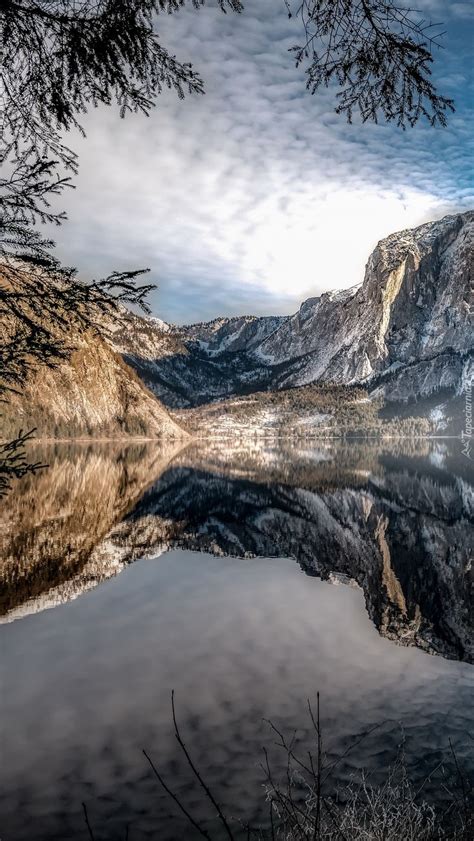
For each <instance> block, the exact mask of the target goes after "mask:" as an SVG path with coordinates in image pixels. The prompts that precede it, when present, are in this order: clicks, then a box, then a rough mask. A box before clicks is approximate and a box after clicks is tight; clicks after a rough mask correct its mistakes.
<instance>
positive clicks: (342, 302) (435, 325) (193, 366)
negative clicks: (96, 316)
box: [118, 212, 474, 407]
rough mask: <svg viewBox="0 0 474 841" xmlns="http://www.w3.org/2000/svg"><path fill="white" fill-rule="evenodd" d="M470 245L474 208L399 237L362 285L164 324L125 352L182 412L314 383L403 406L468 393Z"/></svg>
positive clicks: (133, 340) (380, 251) (372, 262)
mask: <svg viewBox="0 0 474 841" xmlns="http://www.w3.org/2000/svg"><path fill="white" fill-rule="evenodd" d="M473 243H474V213H473V212H469V213H464V214H458V215H456V216H448V217H445V218H444V219H442V220H440V221H438V222H432V223H428V224H426V225H422V226H421V227H419V228H415V229H414V230H406V231H401V232H400V233H396V234H392V235H391V236H389V237H387V239H385V240H383V241H381V242H380V243H379V244H378V245H377V247H376V249H375V250H374V252H373V253H372V254H371V256H370V257H369V260H368V263H367V266H366V271H365V277H364V280H363V282H362V283H361V284H360V285H359V286H355V287H353V288H352V289H348V290H344V291H342V292H328V293H325V294H323V295H321V296H319V297H316V298H311V299H309V300H308V301H305V303H303V304H302V306H301V307H300V309H299V311H298V312H297V313H296V314H295V315H293V316H288V317H285V318H251V317H242V318H233V319H224V318H223V319H217V320H215V321H213V322H210V323H207V324H197V325H192V326H190V327H183V328H177V327H176V328H175V327H170V326H169V325H166V327H165V328H163V326H161V327H160V326H157V325H156V324H155V325H152V326H151V327H150V329H151V331H152V333H153V332H154V338H153V336H151V338H150V337H149V340H148V341H147V343H146V347H145V344H144V343H143V341H142V338H141V331H140V329H138V328H137V331H136V335H135V337H134V335H133V331H131V332H129V333H128V338H127V346H126V348H125V353H126V359H127V361H128V362H130V363H131V364H132V365H133V366H134V367H135V368H136V370H137V371H138V372H139V374H140V376H142V377H143V378H144V379H145V381H146V382H147V384H148V385H149V386H150V387H151V388H152V389H153V390H154V391H155V393H156V394H157V395H158V396H160V397H161V398H162V399H163V400H164V401H165V402H167V404H168V405H171V406H174V407H186V406H192V405H198V404H200V403H203V402H207V401H208V400H212V399H215V398H217V397H226V396H231V395H235V394H244V393H248V392H250V391H256V390H258V389H281V388H285V387H294V386H301V385H305V384H309V383H334V384H339V385H366V386H368V387H370V389H371V390H372V391H373V392H374V393H376V394H377V395H379V396H380V395H382V396H384V397H385V399H386V400H393V401H400V402H404V401H408V400H413V399H419V398H420V397H428V396H429V395H431V394H433V393H436V392H438V391H440V392H441V391H443V390H447V391H448V392H449V393H450V394H456V393H459V392H460V391H461V390H462V383H463V379H464V380H465V378H466V376H467V374H466V371H467V370H468V368H469V365H470V364H472V363H471V362H470V359H471V354H472V349H473V342H472V335H473V333H472V329H473V320H472V313H473V303H474V301H473V290H472V283H473V281H472V265H473V257H472V255H473ZM171 344H173V349H172V350H169V349H168V350H166V351H165V350H164V346H165V345H166V347H167V348H170V347H171ZM118 346H119V348H120V349H121V350H122V352H123V351H124V348H123V346H121V345H120V344H119V345H118Z"/></svg>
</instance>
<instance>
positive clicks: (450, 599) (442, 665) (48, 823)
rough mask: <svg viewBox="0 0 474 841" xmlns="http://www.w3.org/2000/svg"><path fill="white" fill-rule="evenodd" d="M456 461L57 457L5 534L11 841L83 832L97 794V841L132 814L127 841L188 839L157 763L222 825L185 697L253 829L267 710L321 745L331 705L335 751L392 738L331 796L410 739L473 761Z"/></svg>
mask: <svg viewBox="0 0 474 841" xmlns="http://www.w3.org/2000/svg"><path fill="white" fill-rule="evenodd" d="M456 448H457V442H453V443H451V444H447V443H446V442H443V443H440V442H438V443H436V444H420V442H417V443H414V444H412V445H411V446H409V445H405V446H404V447H400V446H398V447H395V448H394V447H392V448H387V447H386V448H385V449H383V450H381V449H376V448H374V447H368V446H362V445H361V446H358V445H352V446H351V447H349V448H344V447H341V446H339V447H338V446H333V447H327V448H322V449H320V450H317V451H314V450H312V451H307V452H303V451H301V450H300V451H297V452H296V451H292V452H283V451H281V450H280V451H277V452H275V451H272V450H268V451H263V452H262V451H259V452H250V453H249V452H246V453H242V452H241V453H237V454H232V455H229V454H228V453H227V454H223V453H220V452H218V451H215V452H202V451H192V450H184V451H174V452H171V453H166V452H163V451H157V450H156V449H153V448H148V447H144V448H132V449H128V450H123V449H120V448H116V447H114V446H110V447H91V448H85V447H82V448H77V447H70V448H63V449H56V450H54V451H53V450H51V451H49V452H48V461H49V463H50V468H49V470H48V471H45V472H44V474H42V475H41V476H40V477H37V479H36V480H32V479H28V480H26V481H24V482H23V483H22V484H21V485H19V486H18V487H17V488H16V489H15V492H14V494H13V495H12V497H11V498H10V500H9V504H8V508H7V507H5V512H4V511H2V515H1V523H0V525H1V526H2V530H1V535H2V536H1V537H0V541H1V544H0V545H1V548H2V567H1V581H2V601H1V609H2V613H3V619H4V622H5V624H4V625H3V626H2V628H1V629H0V633H1V638H2V644H1V649H0V651H1V664H2V691H1V697H0V704H1V722H2V724H1V769H0V777H1V788H0V792H1V794H0V835H1V837H2V839H3V841H9V840H10V839H11V841H20V839H21V841H23V839H29V841H30V840H31V839H40V841H41V840H42V839H58V841H59V839H65V838H71V839H82V838H83V839H86V838H87V830H86V827H85V824H84V820H83V815H82V807H81V803H82V801H85V802H86V803H87V808H88V812H89V816H90V820H91V823H92V826H93V830H94V836H95V838H96V839H107V841H108V839H118V838H124V837H125V828H126V825H127V823H128V824H130V836H129V837H130V838H131V839H132V840H133V839H141V838H159V839H181V838H191V837H193V836H192V834H191V833H190V832H189V831H188V829H187V827H186V824H185V823H184V821H183V819H182V818H181V817H180V816H179V815H178V814H177V812H176V809H175V808H174V807H173V804H172V803H171V802H170V801H169V800H168V798H167V797H166V796H165V795H164V794H163V792H162V791H161V790H160V788H159V786H158V784H157V782H156V780H154V779H153V777H152V775H151V773H150V771H149V768H148V766H147V764H146V761H145V758H144V757H143V755H142V753H141V751H142V749H143V748H146V749H147V751H148V752H149V753H150V754H151V755H152V757H153V759H154V761H155V762H156V764H157V765H159V767H160V769H162V770H163V772H164V773H165V775H166V777H167V779H168V780H169V781H170V782H172V784H173V786H174V788H175V790H176V791H177V792H178V793H179V794H180V795H181V796H182V797H183V798H184V799H185V802H186V804H187V806H188V807H191V808H192V809H193V810H194V812H195V813H196V815H197V816H199V817H205V816H210V817H211V820H210V823H209V826H210V827H211V829H212V828H213V827H215V821H213V820H212V811H210V810H209V809H208V807H207V805H206V804H205V803H204V802H203V798H202V795H201V793H200V792H199V791H198V790H197V789H196V787H195V786H194V785H191V780H190V774H189V770H188V769H187V768H186V767H185V764H184V763H183V759H182V757H181V755H180V752H179V749H178V746H177V745H176V742H175V740H174V737H173V733H172V726H171V710H170V693H171V689H175V692H176V703H177V712H178V718H179V721H180V723H181V726H182V730H183V734H184V735H185V738H186V742H187V745H188V747H189V748H190V750H191V751H192V754H193V757H194V758H195V760H196V762H197V764H198V765H199V767H200V769H201V770H202V772H203V774H204V776H205V777H206V780H207V781H208V782H209V783H210V784H211V785H212V787H213V789H214V791H215V793H216V795H217V796H218V797H219V798H220V800H221V801H222V802H223V803H224V804H225V805H226V806H227V811H228V812H229V813H230V814H233V815H235V816H237V817H242V818H246V819H250V820H251V821H253V822H258V821H265V819H266V806H265V802H264V792H263V790H262V781H263V775H262V772H261V769H260V768H259V762H260V761H261V760H262V751H261V746H262V745H264V744H265V745H267V746H268V745H270V743H271V741H272V737H271V734H270V733H269V731H268V727H267V726H266V725H265V724H264V722H263V721H262V719H263V718H264V717H266V718H271V719H272V720H274V721H275V723H276V724H277V725H278V726H279V727H280V728H281V729H283V730H284V731H285V732H287V733H291V731H293V730H294V729H297V730H298V737H299V738H300V739H301V741H302V744H304V745H306V744H307V742H308V740H309V739H310V738H311V732H310V730H311V728H310V724H309V720H308V715H307V711H306V699H307V698H308V697H312V698H314V697H315V694H316V691H317V690H319V691H320V693H321V703H322V718H323V727H324V734H325V741H326V744H327V747H328V749H329V750H330V751H332V752H335V751H339V750H341V749H343V748H344V747H345V746H346V745H347V744H348V740H349V739H350V737H351V736H353V735H354V734H356V733H358V732H359V731H360V730H362V729H364V728H368V727H371V726H373V725H374V724H380V728H379V729H377V730H375V731H374V732H372V733H371V735H370V736H368V737H367V738H366V739H365V740H363V741H362V742H361V743H360V744H359V745H357V747H356V748H355V750H354V751H353V752H352V753H351V754H349V756H348V758H347V760H346V761H345V762H344V763H343V764H342V765H341V766H340V768H339V769H338V772H337V780H336V782H337V781H344V780H346V779H348V777H349V776H350V774H351V773H352V772H354V771H357V769H358V768H360V767H362V766H366V767H368V768H369V769H370V770H371V771H373V772H374V774H375V779H377V774H378V773H380V772H382V771H383V769H384V767H386V764H387V762H389V761H390V759H393V758H394V756H395V754H396V751H397V745H398V744H399V742H400V740H401V738H402V731H401V725H403V731H404V737H405V740H406V751H407V758H408V764H409V767H410V770H411V773H412V774H413V776H414V778H417V779H420V778H422V777H423V776H424V775H425V774H426V772H427V771H428V770H430V769H431V768H433V767H434V766H435V765H436V764H437V763H438V762H439V759H440V758H441V756H442V753H443V751H444V750H446V748H447V747H448V741H449V739H451V740H452V741H453V743H454V744H455V745H456V749H457V751H458V754H459V757H460V760H461V761H463V762H464V763H466V765H470V767H471V770H472V769H473V765H474V762H473V759H472V750H470V745H469V739H468V737H467V736H466V734H467V733H468V732H469V731H470V732H471V733H472V732H473V731H474V710H473V703H472V702H473V697H474V671H473V667H472V665H471V664H470V662H468V661H472V637H473V634H472V571H471V566H470V562H471V559H472V510H473V509H472V498H473V497H472V474H470V472H469V470H468V465H466V464H465V463H464V461H463V460H462V459H461V458H460V457H459V453H458V450H457V449H456ZM196 550H199V551H196ZM278 556H280V557H278ZM118 573H120V574H118ZM99 584H100V586H97V585H99ZM52 607H54V609H46V608H52ZM435 653H437V655H438V656H433V654H435ZM274 761H275V765H276V767H278V765H279V764H280V766H281V762H282V758H281V757H280V758H279V757H278V755H276V756H275V759H274ZM426 790H427V794H428V796H430V797H432V798H434V799H436V798H437V797H438V796H439V791H440V788H439V779H438V778H436V779H435V780H434V781H433V782H432V783H430V784H429V785H428V786H427V789H426ZM214 837H216V838H219V835H218V833H216V834H215V836H214Z"/></svg>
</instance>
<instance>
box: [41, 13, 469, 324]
mask: <svg viewBox="0 0 474 841" xmlns="http://www.w3.org/2000/svg"><path fill="white" fill-rule="evenodd" d="M416 5H417V8H421V7H423V10H424V13H425V15H426V16H430V17H431V18H432V19H433V20H434V21H442V22H443V23H444V28H445V30H446V35H445V36H444V38H443V41H442V43H443V45H444V49H442V50H439V51H437V52H436V54H435V60H436V63H435V67H434V73H433V75H434V76H435V79H436V82H437V84H438V86H439V89H440V92H442V93H443V94H445V95H447V96H451V97H453V98H454V99H455V103H456V113H455V115H453V116H451V117H450V118H449V124H448V128H446V129H433V128H431V127H429V126H428V124H426V123H425V124H418V126H417V127H415V128H414V129H408V130H407V131H405V132H403V131H402V130H401V129H399V128H397V127H396V126H393V125H384V124H379V125H373V124H365V125H361V124H358V125H357V124H354V125H348V124H347V122H346V120H345V118H344V116H338V115H336V114H335V112H334V101H335V99H334V91H331V90H329V91H322V92H318V93H317V94H315V95H314V96H311V95H310V94H309V93H308V92H307V91H306V89H305V74H304V68H299V69H297V68H295V65H294V59H293V57H292V55H291V54H290V53H289V52H288V49H289V47H291V46H293V45H294V44H296V43H298V42H300V41H301V23H300V22H298V20H296V19H292V20H289V19H288V17H287V13H286V9H285V5H284V1H283V0H246V2H245V10H244V12H243V13H242V14H240V15H236V14H230V13H229V14H227V15H224V14H222V13H221V12H220V11H219V10H218V9H217V8H216V4H215V0H210V3H209V5H208V6H205V7H204V8H202V9H200V10H199V11H196V10H194V9H193V8H192V7H188V8H185V9H182V10H180V12H179V13H177V14H174V15H163V16H160V17H159V18H158V20H157V31H158V32H159V34H160V38H161V40H162V42H163V44H164V45H165V46H166V47H167V48H168V49H170V50H171V51H172V52H173V53H176V55H177V57H178V58H179V59H181V60H189V61H192V62H193V65H194V68H195V69H196V70H198V71H199V72H200V74H201V76H202V77H203V79H204V83H205V90H206V93H205V96H198V95H196V96H192V97H189V96H188V97H186V98H185V99H184V100H179V99H178V98H177V96H176V95H175V94H174V93H172V92H168V91H166V92H165V93H164V94H162V95H161V96H160V97H159V98H158V100H157V105H156V108H154V109H153V111H152V113H151V115H150V116H149V117H148V118H146V117H144V116H138V115H132V116H127V117H126V118H125V119H124V120H121V119H120V117H119V115H118V113H117V110H116V109H113V108H105V107H104V108H99V109H95V110H92V112H91V113H90V114H88V115H86V117H85V119H84V120H83V125H84V128H85V131H86V135H87V136H86V138H85V139H83V138H81V137H79V136H77V135H73V136H69V137H68V138H67V141H68V143H69V144H70V145H71V146H72V147H73V148H74V149H75V151H77V152H78V154H79V161H80V171H79V175H78V177H77V178H76V179H75V183H76V189H75V190H74V191H72V190H71V191H67V194H66V195H65V196H64V195H63V196H62V198H61V205H62V206H64V205H65V207H66V210H67V213H68V221H67V222H66V223H65V224H64V225H63V226H62V227H61V228H60V229H57V230H55V231H54V238H55V240H56V243H57V253H58V256H59V257H60V258H61V259H62V260H63V261H64V262H65V263H66V264H67V265H76V266H77V267H78V270H79V275H80V276H81V277H83V278H86V279H90V278H92V277H103V276H105V275H106V274H108V273H109V272H111V271H112V270H123V269H131V268H141V267H145V266H146V267H149V268H150V269H151V274H150V279H151V280H152V281H153V282H155V283H156V284H157V290H156V291H154V292H153V293H152V295H151V299H150V302H151V306H152V309H153V313H154V314H155V315H157V316H159V317H160V318H163V319H164V320H166V321H171V322H175V323H193V322H196V321H201V320H208V319H212V318H215V317H216V316H219V315H225V316H229V315H238V314H256V315H272V314H282V313H292V312H294V311H296V309H297V308H298V306H299V304H300V303H301V301H303V300H304V299H305V298H308V297H312V296H315V295H318V294H320V293H321V292H324V291H327V290H330V289H342V288H347V287H350V286H353V285H354V284H356V283H359V282H360V281H361V280H362V279H363V274H364V266H365V263H366V261H367V258H368V256H369V254H370V252H371V251H372V249H373V248H374V246H375V245H376V243H377V242H378V240H380V239H381V238H383V237H384V236H387V235H388V234H390V233H393V232H394V231H397V230H402V229H404V228H408V227H413V226H415V225H418V224H422V223H423V222H426V221H430V220H432V219H438V218H441V217H442V216H443V215H445V214H446V213H455V212H458V211H460V210H466V209H468V208H473V207H474V183H473V179H472V173H473V170H474V153H473V138H474V120H473V108H472V106H473V86H472V77H473V59H472V56H473V47H474V43H473V31H474V29H473V26H474V6H473V4H472V3H471V2H454V3H453V2H444V0H418V2H417V3H416Z"/></svg>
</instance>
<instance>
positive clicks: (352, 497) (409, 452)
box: [0, 441, 474, 662]
mask: <svg viewBox="0 0 474 841" xmlns="http://www.w3.org/2000/svg"><path fill="white" fill-rule="evenodd" d="M38 455H39V456H40V457H41V458H43V459H46V460H47V462H48V463H49V467H48V469H47V470H45V471H44V472H43V473H41V474H40V475H39V476H36V477H27V478H25V479H24V480H23V481H22V482H20V483H18V485H17V486H16V488H15V491H14V493H13V494H12V495H11V496H10V497H9V499H8V504H7V505H5V506H4V509H5V510H4V511H3V512H2V514H1V516H0V550H1V554H0V557H1V558H2V562H1V565H0V581H1V585H2V587H1V596H0V615H1V617H2V620H3V621H11V620H13V619H16V618H19V617H22V616H25V615H27V614H29V613H34V612H37V611H40V610H42V609H44V608H47V607H53V606H55V605H57V604H60V603H62V602H65V601H68V600H69V599H71V598H75V597H76V596H78V595H80V594H81V593H82V592H83V591H85V590H88V589H91V588H92V587H94V586H95V585H96V584H98V583H100V582H101V581H104V580H105V579H107V578H110V577H111V576H113V575H115V574H116V573H117V572H120V571H121V570H122V569H123V568H124V566H125V565H127V564H129V563H131V562H132V561H135V560H137V559H139V558H143V557H148V558H152V557H156V556H158V555H161V554H162V553H163V552H165V551H168V550H172V549H174V548H177V547H179V548H185V549H190V550H194V551H203V552H208V553H211V554H213V555H218V556H222V555H229V556H234V557H245V558H248V557H267V558H268V557H288V558H294V559H295V560H296V561H297V562H298V563H299V564H300V566H301V568H302V570H303V571H304V572H305V573H307V574H308V575H312V576H318V577H319V578H322V579H329V580H331V581H333V582H343V583H347V584H353V585H358V586H360V587H361V588H362V589H363V592H364V597H365V603H366V607H367V611H368V614H369V616H370V618H371V620H372V621H373V623H374V624H375V626H376V627H377V629H378V630H379V632H380V633H381V634H382V635H383V636H385V637H389V638H390V639H392V640H394V641H396V642H398V643H401V644H403V645H415V646H418V647H419V648H422V649H424V650H426V651H429V652H431V653H438V654H442V655H443V656H446V657H449V658H454V659H460V660H467V661H469V662H473V659H474V634H473V624H474V621H473V620H474V613H473V603H474V599H473V579H474V571H473V569H472V550H473V529H472V523H473V517H474V485H473V477H472V472H469V468H470V464H469V462H468V460H467V459H466V458H465V457H463V456H462V454H461V452H460V445H459V443H458V442H456V441H454V442H453V441H450V442H448V441H437V442H429V441H424V442H422V441H412V442H406V441H405V442H398V443H394V444H392V445H391V446H390V445H389V444H384V446H382V447H380V445H370V444H354V443H351V444H350V445H341V444H334V445H332V446H321V447H320V448H319V449H314V450H308V451H304V450H301V449H295V448H293V449H285V448H280V449H278V450H272V449H270V448H269V449H262V448H259V449H255V450H251V449H250V450H249V449H247V450H241V451H238V450H237V451H234V452H229V451H226V452H223V451H222V450H220V449H219V448H218V447H216V448H215V449H212V448H209V447H208V448H207V449H203V448H201V449H198V448H192V447H187V448H185V449H182V448H181V449H180V448H179V447H175V448H174V449H171V450H166V449H160V448H157V447H156V446H151V445H141V446H139V445H134V446H129V447H117V446H116V445H102V446H99V445H95V446H90V447H88V446H79V445H70V446H67V447H66V446H57V447H50V448H47V449H46V451H44V449H43V450H42V451H41V452H40V453H39V454H38ZM2 620H0V621H2Z"/></svg>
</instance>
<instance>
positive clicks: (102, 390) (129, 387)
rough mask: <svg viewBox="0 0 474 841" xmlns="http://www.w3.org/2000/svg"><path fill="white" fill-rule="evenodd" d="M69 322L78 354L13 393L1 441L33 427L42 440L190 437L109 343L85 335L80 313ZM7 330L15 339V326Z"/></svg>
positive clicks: (33, 375)
mask: <svg viewBox="0 0 474 841" xmlns="http://www.w3.org/2000/svg"><path fill="white" fill-rule="evenodd" d="M26 291H27V290H26ZM100 317H102V316H100ZM68 322H69V323H68V331H67V343H68V346H70V347H71V348H72V352H71V353H70V354H69V355H68V357H67V359H65V360H63V361H62V362H61V363H60V364H58V365H56V366H55V367H53V368H49V367H47V366H41V367H38V368H36V369H35V370H32V371H31V372H30V374H29V376H28V377H27V379H26V381H25V382H24V383H22V384H21V387H18V388H16V390H15V392H11V393H8V401H7V402H6V403H5V405H4V406H3V408H2V411H1V413H0V438H2V437H5V438H8V437H9V436H11V435H15V434H16V433H17V432H18V429H19V428H23V429H28V428H32V427H36V428H37V430H38V435H39V436H40V437H41V436H42V437H52V436H55V435H56V436H59V437H70V436H83V435H84V436H105V437H115V438H121V437H127V436H146V437H153V438H155V437H167V438H184V437H186V432H185V431H184V430H183V429H182V428H181V427H180V426H179V425H178V424H177V423H176V422H175V421H174V420H173V419H172V418H171V417H170V415H169V413H168V411H167V410H166V409H165V407H164V406H163V405H161V403H160V402H159V401H158V399H157V398H156V395H154V394H153V393H152V392H150V391H149V390H148V389H147V388H146V386H145V385H144V383H143V382H142V380H140V378H139V377H138V376H137V374H136V373H135V371H133V369H132V368H130V367H129V366H128V365H127V364H126V363H125V362H124V360H123V358H122V356H121V355H120V354H119V353H117V352H115V351H114V350H113V349H112V348H111V347H110V344H109V343H107V342H106V341H105V340H104V339H103V338H101V337H100V336H99V335H98V334H97V332H95V331H93V330H85V329H84V328H83V327H82V326H81V325H80V323H79V322H78V321H77V319H75V318H74V313H71V314H70V316H69V319H68ZM2 326H3V325H2ZM47 326H48V329H50V327H51V325H47ZM5 328H6V332H7V334H11V335H14V333H15V329H16V325H15V323H14V322H13V320H12V321H10V322H8V323H7V324H6V325H5ZM60 338H61V339H62V340H64V336H63V335H61V336H60Z"/></svg>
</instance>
